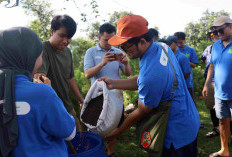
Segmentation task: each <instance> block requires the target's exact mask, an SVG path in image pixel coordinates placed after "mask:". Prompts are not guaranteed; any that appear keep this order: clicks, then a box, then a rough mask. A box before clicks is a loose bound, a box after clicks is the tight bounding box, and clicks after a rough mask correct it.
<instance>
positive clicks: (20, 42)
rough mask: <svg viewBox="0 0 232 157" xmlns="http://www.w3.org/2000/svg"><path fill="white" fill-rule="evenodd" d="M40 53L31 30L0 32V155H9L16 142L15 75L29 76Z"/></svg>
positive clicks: (40, 46) (40, 44)
mask: <svg viewBox="0 0 232 157" xmlns="http://www.w3.org/2000/svg"><path fill="white" fill-rule="evenodd" d="M41 52H42V42H41V40H40V39H39V37H38V36H37V35H36V33H35V32H33V31H32V30H30V29H28V28H25V27H15V28H11V29H7V30H3V31H0V156H1V154H2V156H3V157H7V156H9V154H10V152H11V151H12V150H13V149H14V148H15V146H16V145H17V138H18V122H17V117H16V106H15V97H14V83H15V80H14V79H15V75H18V74H23V75H26V76H28V77H29V78H31V75H32V71H33V69H34V66H35V62H36V59H37V58H38V57H39V56H40V54H41Z"/></svg>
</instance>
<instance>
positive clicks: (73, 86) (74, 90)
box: [68, 77, 83, 104]
mask: <svg viewBox="0 0 232 157" xmlns="http://www.w3.org/2000/svg"><path fill="white" fill-rule="evenodd" d="M68 82H69V85H70V88H71V91H72V93H73V95H74V96H75V97H76V98H77V99H78V100H79V101H80V103H81V104H82V103H83V97H82V95H81V93H80V90H79V88H78V87H77V84H76V81H75V79H74V77H73V78H70V79H69V80H68Z"/></svg>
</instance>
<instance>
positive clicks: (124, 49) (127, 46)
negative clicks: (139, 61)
mask: <svg viewBox="0 0 232 157" xmlns="http://www.w3.org/2000/svg"><path fill="white" fill-rule="evenodd" d="M133 45H134V43H131V44H130V45H126V44H121V45H120V46H119V47H120V48H121V49H122V50H123V51H124V52H127V50H128V49H129V48H130V47H132V46H133Z"/></svg>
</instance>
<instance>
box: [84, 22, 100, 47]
mask: <svg viewBox="0 0 232 157" xmlns="http://www.w3.org/2000/svg"><path fill="white" fill-rule="evenodd" d="M99 29H100V23H99V22H94V23H92V25H91V26H90V27H89V28H87V29H86V32H87V36H88V38H89V39H90V40H91V41H93V42H94V43H95V44H96V43H97V42H98V35H99Z"/></svg>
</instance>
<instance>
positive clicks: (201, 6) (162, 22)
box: [0, 0, 232, 37]
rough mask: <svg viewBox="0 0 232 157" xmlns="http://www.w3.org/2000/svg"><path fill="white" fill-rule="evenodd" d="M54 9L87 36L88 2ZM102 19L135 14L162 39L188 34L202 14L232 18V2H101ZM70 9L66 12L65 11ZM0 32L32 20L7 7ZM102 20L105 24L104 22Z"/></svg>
mask: <svg viewBox="0 0 232 157" xmlns="http://www.w3.org/2000/svg"><path fill="white" fill-rule="evenodd" d="M50 2H52V4H53V5H52V9H54V10H55V13H56V14H68V15H70V16H71V17H73V18H74V19H75V21H77V23H78V32H77V33H76V34H75V37H79V36H84V34H83V33H81V32H80V30H81V29H84V28H86V25H87V24H90V23H83V22H81V21H80V18H81V17H80V11H82V12H83V11H88V10H89V9H88V7H85V8H84V7H83V3H84V2H86V0H76V2H77V5H79V6H81V7H80V9H77V8H76V6H75V4H74V3H73V2H72V1H71V2H69V3H65V2H64V0H50ZM97 2H98V5H99V11H100V15H101V17H102V19H109V17H108V14H109V13H113V12H114V11H131V12H133V13H134V14H138V15H142V16H143V17H145V18H146V19H147V20H148V22H149V27H154V25H156V26H158V28H159V32H160V34H161V36H164V35H171V34H173V33H174V32H176V31H184V28H185V27H186V25H187V24H188V23H189V22H192V21H197V20H198V19H200V17H201V16H202V13H203V12H204V11H206V10H207V9H209V11H220V10H225V11H227V12H229V13H230V14H231V15H232V12H231V6H232V0H220V1H219V0H159V1H157V0H97ZM63 7H66V8H67V9H66V10H62V11H61V8H63ZM0 20H1V24H0V30H1V29H6V28H9V27H14V26H26V25H28V24H29V22H30V21H31V20H32V17H31V16H27V15H25V13H24V10H23V9H22V8H20V7H14V8H5V7H3V6H1V7H0ZM99 21H100V22H101V23H103V22H102V21H101V20H100V19H99Z"/></svg>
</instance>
